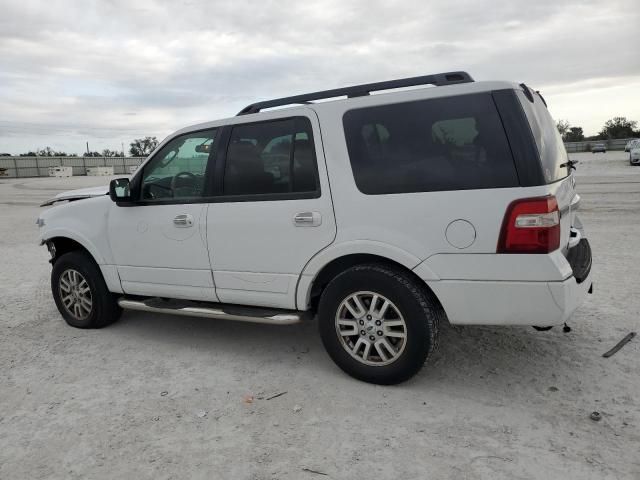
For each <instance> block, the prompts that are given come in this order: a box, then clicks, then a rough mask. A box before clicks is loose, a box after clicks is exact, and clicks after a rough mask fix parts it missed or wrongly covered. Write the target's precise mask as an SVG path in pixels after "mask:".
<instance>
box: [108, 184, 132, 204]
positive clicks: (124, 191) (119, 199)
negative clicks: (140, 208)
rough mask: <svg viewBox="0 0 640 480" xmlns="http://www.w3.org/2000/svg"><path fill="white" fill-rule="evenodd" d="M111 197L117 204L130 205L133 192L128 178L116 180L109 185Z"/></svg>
mask: <svg viewBox="0 0 640 480" xmlns="http://www.w3.org/2000/svg"><path fill="white" fill-rule="evenodd" d="M109 197H111V200H112V201H114V202H116V203H129V202H131V201H132V200H133V199H132V198H131V191H130V190H129V179H128V178H116V179H115V180H111V183H109Z"/></svg>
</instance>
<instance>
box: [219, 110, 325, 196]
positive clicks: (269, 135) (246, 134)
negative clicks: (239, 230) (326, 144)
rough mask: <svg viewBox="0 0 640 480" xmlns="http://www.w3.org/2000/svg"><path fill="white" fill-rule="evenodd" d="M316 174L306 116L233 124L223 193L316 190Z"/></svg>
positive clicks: (311, 140) (311, 138) (277, 192)
mask: <svg viewBox="0 0 640 480" xmlns="http://www.w3.org/2000/svg"><path fill="white" fill-rule="evenodd" d="M317 178H318V173H317V167H316V157H315V150H314V147H313V135H312V132H311V123H310V122H309V119H307V118H305V117H296V118H288V119H284V120H276V121H268V122H258V123H249V124H243V125H237V126H234V127H233V129H232V131H231V138H230V141H229V147H228V149H227V156H226V164H225V171H224V186H223V193H224V194H225V195H260V194H286V193H309V192H316V191H318V190H319V188H318V181H317Z"/></svg>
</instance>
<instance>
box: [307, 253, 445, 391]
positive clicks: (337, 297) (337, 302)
mask: <svg viewBox="0 0 640 480" xmlns="http://www.w3.org/2000/svg"><path fill="white" fill-rule="evenodd" d="M374 295H376V296H377V297H375V298H376V300H374ZM354 296H355V297H356V298H357V299H358V301H359V303H360V305H361V307H363V308H359V309H358V310H357V311H356V313H358V314H359V316H356V315H355V314H354V313H352V312H353V311H354V310H355V307H357V303H355V299H354ZM367 298H369V303H367ZM346 302H349V306H350V307H351V309H349V307H348V306H347V304H346ZM385 302H387V303H388V305H387V307H386V309H384V310H385V311H384V312H383V306H384V304H385ZM371 303H374V310H373V311H371ZM365 310H366V312H365ZM369 313H372V315H370V316H368V314H369ZM380 314H382V315H380ZM360 317H361V318H360ZM441 318H444V311H443V310H442V307H441V306H440V304H439V302H438V301H437V299H436V298H435V297H434V296H433V294H432V293H431V292H430V291H429V290H428V289H427V288H426V285H421V284H420V283H419V282H416V281H415V280H414V279H413V278H411V277H410V276H409V275H408V274H406V273H404V272H402V271H400V270H398V269H395V268H391V267H388V266H385V265H379V264H367V265H358V266H355V267H352V268H350V269H348V270H345V271H344V272H342V273H341V274H339V275H338V276H337V277H335V278H334V279H333V280H332V281H331V282H330V283H329V285H327V287H326V288H325V290H324V292H323V293H322V297H321V298H320V304H319V307H318V320H319V325H318V326H319V329H320V337H321V338H322V343H323V344H324V347H325V349H326V350H327V353H328V354H329V356H330V357H331V358H332V360H333V361H334V362H335V363H336V364H337V365H338V367H340V368H341V369H342V370H343V371H344V372H346V373H347V374H349V375H351V376H352V377H354V378H357V379H359V380H363V381H365V382H369V383H376V384H381V385H392V384H396V383H401V382H403V381H405V380H408V379H409V378H411V377H412V376H414V375H415V374H416V373H418V371H419V370H420V369H421V368H422V366H423V365H424V363H425V361H426V360H427V358H428V357H429V355H431V353H432V352H433V351H434V350H435V349H436V347H437V342H438V324H439V322H440V320H441ZM339 322H340V324H339ZM378 322H379V323H378ZM399 323H404V325H399ZM354 327H355V328H356V329H357V331H355V332H354V331H353V328H354ZM340 332H342V335H341V334H340ZM363 332H364V334H363ZM403 332H404V338H402V337H401V333H403ZM383 340H386V342H387V344H388V345H390V346H391V347H392V350H389V349H388V348H386V347H385V346H384V342H383ZM358 342H360V345H359V346H358ZM367 344H369V347H368V350H367ZM380 350H382V352H381V351H380ZM384 357H387V358H386V360H385V358H384Z"/></svg>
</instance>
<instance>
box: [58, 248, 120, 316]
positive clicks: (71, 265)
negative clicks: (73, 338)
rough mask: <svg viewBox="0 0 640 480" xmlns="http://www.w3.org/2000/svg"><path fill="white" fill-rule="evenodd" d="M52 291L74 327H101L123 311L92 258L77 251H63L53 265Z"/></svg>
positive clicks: (60, 309) (60, 308)
mask: <svg viewBox="0 0 640 480" xmlns="http://www.w3.org/2000/svg"><path fill="white" fill-rule="evenodd" d="M51 291H52V293H53V298H54V300H55V302H56V306H57V307H58V310H59V311H60V313H61V314H62V316H63V317H64V319H65V320H66V322H67V323H68V324H69V325H71V326H73V327H77V328H101V327H105V326H107V325H109V324H110V323H113V322H115V321H116V320H117V319H118V318H120V315H121V314H122V309H121V308H120V307H119V306H118V303H117V301H116V297H115V295H114V294H112V293H111V292H109V290H108V289H107V285H106V284H105V282H104V278H102V272H101V271H100V268H99V267H98V265H96V263H95V262H94V260H93V258H91V257H90V256H89V255H88V254H86V253H84V252H80V251H74V252H69V253H65V254H64V255H61V256H60V258H58V259H57V260H56V261H55V263H54V264H53V270H52V271H51Z"/></svg>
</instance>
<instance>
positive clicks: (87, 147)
mask: <svg viewBox="0 0 640 480" xmlns="http://www.w3.org/2000/svg"><path fill="white" fill-rule="evenodd" d="M87 155H89V142H87Z"/></svg>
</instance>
